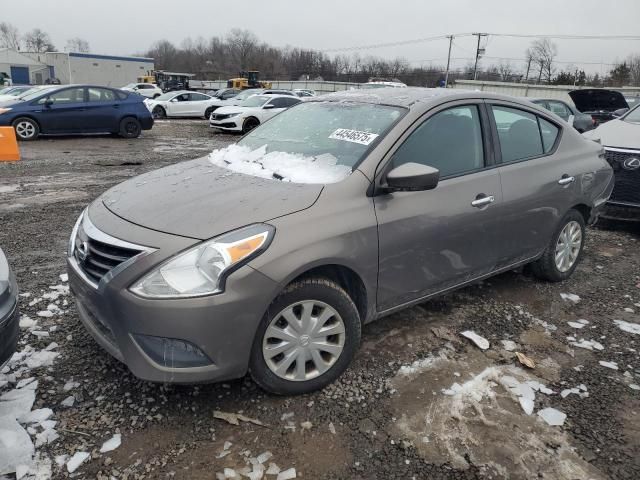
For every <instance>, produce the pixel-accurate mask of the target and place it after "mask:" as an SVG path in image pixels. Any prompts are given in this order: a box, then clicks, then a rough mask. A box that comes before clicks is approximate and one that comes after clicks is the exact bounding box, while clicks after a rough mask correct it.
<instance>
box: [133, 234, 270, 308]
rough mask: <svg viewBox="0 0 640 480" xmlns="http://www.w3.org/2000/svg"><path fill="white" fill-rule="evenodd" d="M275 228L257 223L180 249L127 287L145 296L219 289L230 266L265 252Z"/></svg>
mask: <svg viewBox="0 0 640 480" xmlns="http://www.w3.org/2000/svg"><path fill="white" fill-rule="evenodd" d="M274 233H275V229H274V228H273V227H272V226H271V225H266V224H256V225H250V226H248V227H245V228H241V229H239V230H236V231H234V232H231V233H228V234H225V235H223V236H221V237H218V238H214V239H213V240H208V241H206V242H203V243H201V244H199V245H197V246H195V247H192V248H190V249H189V250H187V251H185V252H182V253H179V254H178V255H176V256H175V257H173V258H172V259H170V260H169V261H167V262H165V263H164V264H163V265H161V266H160V267H157V268H156V269H154V270H152V271H151V272H150V273H148V274H147V275H145V276H144V277H142V278H141V279H140V280H138V281H137V282H136V283H135V284H134V285H133V286H132V287H131V288H130V290H131V291H132V292H133V293H135V294H136V295H139V296H141V297H145V298H183V297H199V296H203V295H212V294H214V293H219V292H221V291H222V290H223V289H224V280H225V279H226V277H227V275H229V273H231V272H232V271H233V270H235V269H237V268H239V267H240V266H242V265H243V264H245V263H246V262H248V261H249V260H250V259H252V258H255V257H256V256H258V255H260V254H261V253H262V252H264V251H265V250H266V249H267V247H268V246H269V244H270V243H271V240H272V239H273V235H274Z"/></svg>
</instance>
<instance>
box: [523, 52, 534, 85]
mask: <svg viewBox="0 0 640 480" xmlns="http://www.w3.org/2000/svg"><path fill="white" fill-rule="evenodd" d="M524 60H525V62H526V63H527V73H526V74H525V76H524V81H525V82H528V81H529V72H530V71H531V64H532V63H533V61H534V54H533V50H532V49H531V48H527V50H526V51H525V52H524Z"/></svg>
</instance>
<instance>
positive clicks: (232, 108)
mask: <svg viewBox="0 0 640 480" xmlns="http://www.w3.org/2000/svg"><path fill="white" fill-rule="evenodd" d="M255 111H262V108H260V107H240V106H227V107H220V108H219V109H217V110H216V114H222V115H224V114H225V113H247V112H255Z"/></svg>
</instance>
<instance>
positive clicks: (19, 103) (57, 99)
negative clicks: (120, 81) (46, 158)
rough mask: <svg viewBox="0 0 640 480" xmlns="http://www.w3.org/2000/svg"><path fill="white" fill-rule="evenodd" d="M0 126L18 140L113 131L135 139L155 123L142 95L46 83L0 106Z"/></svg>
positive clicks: (107, 89)
mask: <svg viewBox="0 0 640 480" xmlns="http://www.w3.org/2000/svg"><path fill="white" fill-rule="evenodd" d="M0 126H6V127H8V126H13V127H14V128H15V130H16V136H17V137H18V139H19V140H35V139H36V138H38V136H39V135H56V134H78V133H113V134H118V135H120V136H121V137H124V138H135V137H138V136H139V135H140V132H141V131H142V130H149V129H151V127H152V126H153V118H151V115H150V114H149V112H148V110H147V109H146V108H145V107H144V104H143V103H142V97H140V96H139V95H134V94H132V93H127V92H123V91H122V90H117V89H113V88H107V87H99V86H92V85H65V86H64V87H60V86H43V87H40V88H35V89H34V90H33V91H30V92H28V93H27V94H25V95H22V96H21V97H19V98H17V99H16V100H15V101H13V102H4V103H3V104H2V105H0Z"/></svg>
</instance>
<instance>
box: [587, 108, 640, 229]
mask: <svg viewBox="0 0 640 480" xmlns="http://www.w3.org/2000/svg"><path fill="white" fill-rule="evenodd" d="M584 135H585V137H587V138H591V139H593V140H597V141H599V142H601V143H602V145H604V150H605V155H606V158H607V160H608V162H609V163H610V164H611V166H612V167H613V171H614V175H615V179H616V182H615V188H614V189H613V193H612V194H611V197H610V198H609V201H608V202H607V207H606V209H605V211H604V212H603V215H602V216H603V217H606V218H610V219H614V220H624V221H632V222H640V105H638V106H636V107H635V108H634V109H632V110H630V111H629V112H627V113H626V114H625V115H623V116H622V117H621V118H619V119H614V120H611V121H610V122H607V123H604V124H602V125H600V126H599V127H598V128H597V129H595V130H592V131H590V132H587V133H585V134H584Z"/></svg>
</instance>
